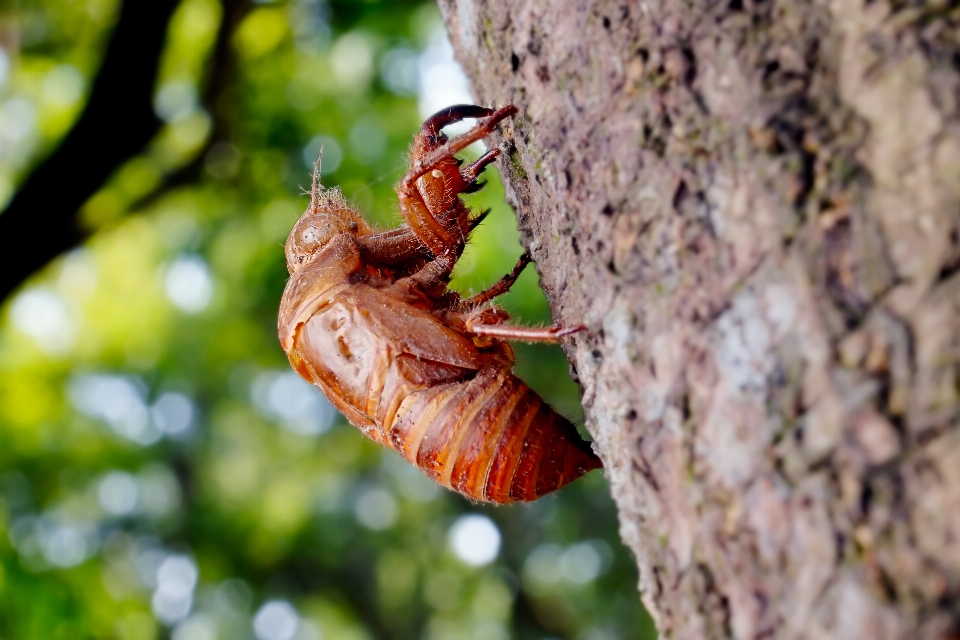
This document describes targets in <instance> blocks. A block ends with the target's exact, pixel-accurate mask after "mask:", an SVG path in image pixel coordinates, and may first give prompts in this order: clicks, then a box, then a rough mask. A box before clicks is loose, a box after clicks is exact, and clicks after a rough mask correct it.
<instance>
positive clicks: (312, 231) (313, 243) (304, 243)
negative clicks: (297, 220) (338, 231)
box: [296, 221, 329, 253]
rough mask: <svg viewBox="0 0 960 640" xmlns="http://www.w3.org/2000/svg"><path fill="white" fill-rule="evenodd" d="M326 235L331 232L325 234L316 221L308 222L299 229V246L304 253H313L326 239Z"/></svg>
mask: <svg viewBox="0 0 960 640" xmlns="http://www.w3.org/2000/svg"><path fill="white" fill-rule="evenodd" d="M325 235H329V234H324V233H323V232H322V231H321V230H320V229H318V228H317V223H316V222H314V221H311V222H308V223H307V224H305V225H302V226H301V227H300V228H299V229H297V233H296V244H297V248H298V249H300V250H301V251H303V252H304V253H313V252H314V251H316V250H317V249H319V248H320V245H321V244H322V242H323V241H324V240H325V239H326V238H325V237H324V236H325Z"/></svg>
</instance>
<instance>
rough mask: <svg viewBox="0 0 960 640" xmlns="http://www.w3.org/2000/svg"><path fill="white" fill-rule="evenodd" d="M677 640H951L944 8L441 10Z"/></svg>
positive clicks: (553, 3) (957, 265)
mask: <svg viewBox="0 0 960 640" xmlns="http://www.w3.org/2000/svg"><path fill="white" fill-rule="evenodd" d="M440 6H441V10H442V12H443V14H444V19H445V21H446V23H447V26H448V29H449V32H450V36H451V40H452V42H453V45H454V49H455V50H456V52H457V57H458V59H459V61H460V62H461V64H462V65H463V66H464V68H465V70H466V72H467V75H468V76H469V77H470V79H471V82H472V84H473V88H474V92H475V95H476V97H477V99H478V100H479V101H480V102H481V103H482V104H493V105H502V104H505V103H513V104H515V105H517V106H518V107H519V108H520V115H518V116H517V117H516V118H514V120H513V122H512V124H507V125H505V126H504V128H503V131H502V133H501V136H500V138H499V139H498V140H495V142H496V143H497V144H499V145H501V146H502V147H503V148H504V149H505V150H507V153H505V154H504V156H503V158H502V159H501V164H500V169H501V175H503V177H504V182H505V184H506V189H507V194H508V199H509V200H510V202H511V204H513V205H514V206H515V208H516V210H517V215H518V219H519V224H520V228H521V233H522V236H523V242H524V244H525V245H526V246H527V247H528V248H529V250H530V251H531V254H532V255H533V257H534V259H535V262H536V264H537V268H538V271H539V272H540V276H541V282H542V285H543V288H544V290H545V291H546V293H547V297H548V299H549V300H550V302H551V305H552V309H553V313H554V319H555V320H556V321H557V322H560V323H563V324H577V323H585V324H586V325H587V326H588V327H589V331H587V332H585V333H584V334H580V336H578V337H577V338H575V339H574V340H572V341H571V343H570V344H569V345H568V347H567V355H568V357H569V359H570V362H571V367H572V370H573V372H574V375H575V376H576V378H577V379H578V380H579V382H580V384H581V386H582V390H583V405H584V411H585V413H586V419H587V428H588V429H589V430H590V432H591V433H592V434H593V436H594V439H595V441H596V446H597V447H598V449H599V453H600V455H601V456H602V458H603V460H604V463H605V465H606V469H607V471H606V473H607V476H608V478H609V480H610V484H611V491H612V492H613V496H614V498H615V499H616V501H617V504H618V507H619V511H620V522H621V535H622V537H623V539H624V541H625V543H626V544H627V545H629V546H630V547H631V548H632V549H633V551H634V553H635V555H636V559H637V565H638V567H639V573H640V578H639V587H640V593H641V597H642V600H643V602H644V604H645V606H646V607H647V608H648V609H649V611H650V613H651V614H652V615H653V617H654V619H655V621H656V623H657V625H658V628H659V629H660V631H661V633H662V634H663V636H665V637H671V638H690V639H700V638H727V637H734V638H760V637H770V638H828V639H833V638H864V639H865V638H946V637H957V636H958V635H960V600H958V595H960V430H958V428H957V427H958V422H960V419H958V415H960V411H958V410H960V398H958V393H960V390H958V383H960V380H958V374H960V111H958V105H960V9H958V5H957V2H955V1H953V0H950V1H945V2H939V3H933V2H930V3H921V2H906V1H903V2H901V1H898V2H892V1H891V2H888V1H885V0H875V1H872V2H865V1H864V0H812V1H806V0H767V1H759V0H754V1H752V2H751V1H749V0H731V1H730V2H729V3H715V2H704V1H702V0H689V1H688V2H683V3H680V2H671V1H669V0H649V1H643V2H622V1H613V0H609V1H605V0H592V1H591V0H550V1H544V2H510V1H508V0H490V1H489V2H476V1H473V0H459V1H455V0H441V1H440Z"/></svg>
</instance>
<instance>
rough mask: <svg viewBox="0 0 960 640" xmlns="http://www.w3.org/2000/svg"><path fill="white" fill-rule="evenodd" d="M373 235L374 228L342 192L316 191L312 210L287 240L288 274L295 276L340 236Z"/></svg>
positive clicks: (330, 190) (294, 227)
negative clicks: (347, 200) (314, 256)
mask: <svg viewBox="0 0 960 640" xmlns="http://www.w3.org/2000/svg"><path fill="white" fill-rule="evenodd" d="M370 232H371V230H370V225H368V224H367V222H366V220H364V219H363V217H362V216H361V215H360V214H359V213H357V212H356V211H354V210H353V209H352V208H351V207H350V205H349V204H347V202H346V200H344V199H343V196H341V195H340V192H339V191H337V190H336V189H327V190H325V191H322V192H319V193H318V192H316V191H315V192H314V194H313V197H312V198H311V202H310V207H309V208H308V209H307V210H306V211H304V212H303V215H301V216H300V219H299V220H297V223H296V224H295V225H293V229H292V230H291V231H290V235H289V236H288V237H287V244H286V248H285V251H286V254H287V271H289V272H290V273H291V274H293V273H295V272H296V271H297V269H299V268H300V267H301V266H302V265H304V264H305V263H307V262H308V261H309V260H310V257H311V256H313V255H315V254H316V253H317V252H319V251H320V250H322V249H323V248H324V247H325V246H326V244H327V243H328V242H330V240H331V239H332V238H333V237H334V236H336V235H338V234H340V233H348V234H351V235H355V236H362V235H366V234H368V233H370Z"/></svg>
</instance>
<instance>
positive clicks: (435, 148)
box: [397, 105, 517, 256]
mask: <svg viewBox="0 0 960 640" xmlns="http://www.w3.org/2000/svg"><path fill="white" fill-rule="evenodd" d="M516 112H517V108H516V107H514V106H513V105H508V106H506V107H501V108H499V109H497V110H495V111H492V110H490V109H486V108H484V107H476V106H473V105H458V106H456V107H450V108H448V109H444V110H443V111H441V112H439V113H437V114H436V115H434V116H432V117H431V118H429V119H428V120H427V122H425V123H424V125H423V127H422V128H421V131H420V134H418V136H417V139H416V141H415V142H414V148H413V162H412V163H411V166H410V171H409V172H407V175H405V176H404V177H403V180H401V181H400V184H399V185H398V186H397V195H398V197H399V201H400V212H401V213H402V214H403V217H404V219H405V220H406V222H407V224H408V225H409V226H410V228H411V229H412V230H413V232H414V233H415V234H416V235H417V237H418V238H419V239H420V241H421V242H422V243H423V244H424V246H426V247H427V249H429V250H430V252H431V253H432V254H433V255H434V256H440V255H441V254H443V253H444V252H445V251H447V250H453V251H454V252H455V253H456V254H457V255H459V253H460V251H462V249H463V246H462V245H463V243H464V237H465V235H466V233H465V231H466V229H462V228H460V227H461V224H464V225H468V224H469V222H468V221H460V220H456V221H452V220H450V219H449V218H448V217H447V216H446V215H445V214H448V213H450V211H449V207H447V206H446V205H445V204H444V203H447V202H448V201H449V202H450V203H454V202H455V201H456V198H457V196H458V195H459V194H460V193H462V192H463V190H464V189H466V188H468V187H469V186H470V185H471V184H473V183H474V180H475V178H476V174H478V173H479V172H480V170H482V168H483V167H484V166H485V165H486V164H488V163H489V162H491V161H492V160H493V158H495V157H496V154H495V153H494V154H490V153H488V154H486V155H485V156H484V157H483V158H481V159H480V160H478V161H477V162H475V163H473V164H472V165H470V167H468V168H467V170H466V177H468V178H469V179H470V181H469V182H464V176H463V175H461V174H460V171H459V168H458V163H457V161H456V160H455V159H454V158H453V155H454V154H456V153H458V152H460V151H462V150H463V149H465V148H466V147H467V146H469V145H471V144H473V143H474V142H476V141H477V140H480V139H482V138H483V137H485V136H487V135H489V134H490V133H491V132H492V131H493V130H494V128H495V127H496V126H497V124H498V123H500V122H501V121H502V120H504V119H505V118H508V117H510V116H512V115H514V114H515V113H516ZM483 115H489V116H490V117H489V118H487V119H486V120H484V121H483V122H480V123H478V124H477V126H475V127H474V128H473V129H471V130H470V131H468V132H466V133H464V134H463V135H460V136H457V137H456V138H453V139H452V140H446V138H445V137H444V136H443V135H442V134H441V133H440V128H441V127H443V126H446V125H447V124H450V123H452V122H456V121H458V120H462V119H463V118H471V117H477V116H483ZM434 172H436V173H437V174H438V175H435V176H434V175H433V173H434ZM447 172H455V174H456V175H455V176H452V175H450V176H448V175H447ZM427 174H431V176H430V177H431V178H433V179H434V180H435V183H433V182H430V181H429V180H428V183H427V184H425V185H421V187H418V184H417V182H418V180H420V179H421V178H423V177H425V176H427ZM451 206H453V205H451ZM454 222H455V224H454Z"/></svg>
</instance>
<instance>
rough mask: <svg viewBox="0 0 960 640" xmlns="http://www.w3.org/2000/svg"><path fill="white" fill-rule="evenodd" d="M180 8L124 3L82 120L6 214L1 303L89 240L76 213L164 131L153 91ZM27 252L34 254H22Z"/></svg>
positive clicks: (0, 226) (160, 1)
mask: <svg viewBox="0 0 960 640" xmlns="http://www.w3.org/2000/svg"><path fill="white" fill-rule="evenodd" d="M176 6H177V2H176V1H175V0H155V1H153V2H129V1H128V2H124V3H123V7H122V9H121V11H120V19H119V21H118V22H117V25H116V27H115V28H114V32H113V35H112V36H111V38H110V43H109V45H107V51H106V53H105V55H104V58H103V63H102V65H101V67H100V71H99V73H98V74H97V77H96V79H95V80H94V82H93V87H92V89H91V92H90V99H89V101H88V102H87V106H86V108H85V109H84V111H83V114H82V115H81V116H80V119H79V120H78V121H77V123H76V124H75V125H74V127H73V129H72V130H71V131H70V133H69V134H67V136H66V138H65V139H64V140H63V142H62V143H61V144H60V146H59V147H58V148H57V149H56V150H55V151H54V152H53V153H52V154H51V155H50V156H49V157H48V158H47V159H46V160H45V161H44V162H43V163H42V164H41V165H40V166H39V167H37V168H36V169H35V170H34V171H33V173H31V174H30V176H29V177H28V178H27V180H26V182H24V183H23V185H22V186H21V187H20V189H19V190H18V191H17V193H16V195H15V196H14V198H13V200H12V201H11V202H10V205H9V206H8V207H7V210H6V211H4V212H3V214H2V215H0V254H2V255H7V256H14V255H15V256H17V259H16V260H8V261H7V268H6V269H4V271H3V274H2V275H0V298H6V297H7V296H8V295H9V294H10V293H11V292H12V291H13V290H14V289H15V288H16V287H17V286H19V285H20V283H22V282H23V281H24V280H25V279H26V278H27V277H29V276H30V275H31V274H32V273H34V272H35V271H37V270H38V269H39V268H40V267H42V266H43V265H45V264H47V263H48V262H49V261H50V260H51V259H53V258H54V257H55V256H57V255H59V254H60V253H62V252H64V251H66V250H67V249H70V248H72V247H75V246H76V245H77V244H79V243H80V242H81V241H82V240H83V238H84V236H85V232H84V231H83V230H82V229H81V228H80V226H79V225H78V224H77V219H76V215H77V210H78V209H79V208H80V206H81V205H82V204H83V203H84V202H85V201H86V200H87V198H89V197H90V196H91V195H93V193H95V192H96V190H97V189H99V188H100V186H101V185H102V184H103V182H104V181H105V180H106V179H107V177H108V176H109V175H110V174H111V173H112V172H113V171H114V170H115V169H116V168H117V167H118V166H119V165H120V164H121V163H123V162H124V161H125V160H127V159H128V158H130V156H132V155H134V154H136V153H138V152H139V151H140V150H141V149H142V148H143V147H144V145H146V144H147V142H148V141H149V140H150V139H151V138H152V137H153V136H154V135H155V134H156V133H157V131H158V130H159V129H160V126H161V122H160V120H159V119H158V118H157V116H156V115H155V114H154V111H153V89H154V85H155V84H156V78H157V67H158V62H159V59H160V55H161V53H162V51H163V44H164V41H165V39H166V34H167V24H168V23H169V21H170V16H171V15H172V14H173V11H174V9H175V8H176ZM25 245H29V246H30V249H31V250H30V251H22V250H20V249H21V247H23V246H25Z"/></svg>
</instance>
